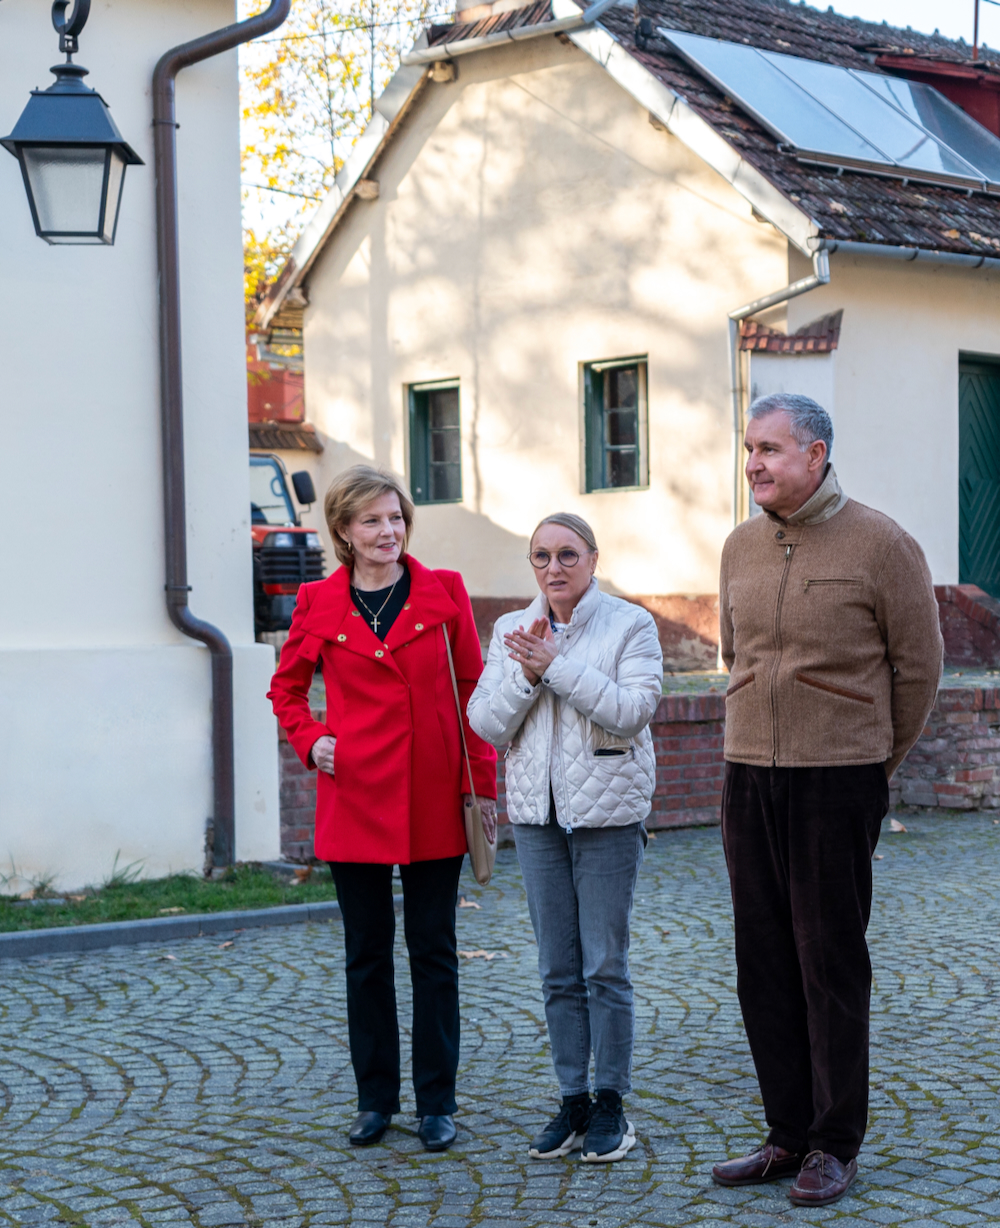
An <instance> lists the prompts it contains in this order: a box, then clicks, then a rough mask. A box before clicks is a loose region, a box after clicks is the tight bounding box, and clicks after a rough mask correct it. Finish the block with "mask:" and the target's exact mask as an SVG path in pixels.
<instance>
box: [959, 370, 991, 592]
mask: <svg viewBox="0 0 1000 1228" xmlns="http://www.w3.org/2000/svg"><path fill="white" fill-rule="evenodd" d="M958 572H959V583H960V584H978V585H979V587H980V588H981V589H984V590H985V591H986V592H987V593H989V594H990V596H991V597H1000V364H995V363H989V362H974V361H970V360H968V359H962V360H961V362H960V363H959V367H958Z"/></svg>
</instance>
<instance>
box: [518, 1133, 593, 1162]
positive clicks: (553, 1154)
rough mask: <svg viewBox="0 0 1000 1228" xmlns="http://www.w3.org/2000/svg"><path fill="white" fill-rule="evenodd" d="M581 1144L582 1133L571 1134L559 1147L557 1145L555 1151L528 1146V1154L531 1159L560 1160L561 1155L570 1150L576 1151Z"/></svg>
mask: <svg viewBox="0 0 1000 1228" xmlns="http://www.w3.org/2000/svg"><path fill="white" fill-rule="evenodd" d="M582 1146H583V1135H582V1134H571V1135H570V1136H569V1138H568V1139H567V1140H566V1141H565V1143H563V1145H562V1146H561V1147H557V1148H556V1149H555V1151H539V1150H538V1149H537V1148H535V1147H529V1148H528V1155H529V1156H531V1158H532V1159H533V1160H561V1159H562V1157H563V1156H568V1155H569V1153H570V1152H571V1151H576V1149H577V1148H578V1147H582Z"/></svg>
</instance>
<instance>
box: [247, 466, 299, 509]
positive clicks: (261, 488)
mask: <svg viewBox="0 0 1000 1228" xmlns="http://www.w3.org/2000/svg"><path fill="white" fill-rule="evenodd" d="M250 520H251V523H252V524H294V523H295V515H294V513H293V511H292V509H291V507H290V505H289V502H288V497H287V494H286V490H285V480H284V478H283V477H282V475H281V470H280V469H279V468H278V466H277V465H276V464H275V463H274V461H272V460H265V459H263V458H261V459H259V460H258V459H257V458H256V457H251V459H250Z"/></svg>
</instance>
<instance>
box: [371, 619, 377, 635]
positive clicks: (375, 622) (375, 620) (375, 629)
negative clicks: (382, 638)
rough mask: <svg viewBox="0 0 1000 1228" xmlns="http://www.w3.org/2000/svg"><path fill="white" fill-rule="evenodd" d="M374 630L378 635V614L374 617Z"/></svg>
mask: <svg viewBox="0 0 1000 1228" xmlns="http://www.w3.org/2000/svg"><path fill="white" fill-rule="evenodd" d="M372 630H373V631H374V632H375V634H376V635H378V615H377V614H376V615H375V616H374V617H373V618H372Z"/></svg>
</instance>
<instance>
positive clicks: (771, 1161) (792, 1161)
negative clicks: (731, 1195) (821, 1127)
mask: <svg viewBox="0 0 1000 1228" xmlns="http://www.w3.org/2000/svg"><path fill="white" fill-rule="evenodd" d="M801 1164H802V1153H801V1152H798V1151H786V1150H785V1149H784V1147H778V1146H776V1145H775V1144H774V1143H765V1144H764V1146H763V1147H758V1149H757V1150H756V1151H752V1152H751V1153H750V1154H749V1155H748V1156H740V1158H739V1159H738V1160H723V1161H722V1163H721V1164H714V1165H713V1166H712V1180H713V1181H714V1182H715V1184H716V1185H760V1184H761V1183H762V1182H764V1181H780V1180H781V1178H782V1177H794V1176H795V1174H796V1173H797V1172H798V1171H799V1168H800V1166H801Z"/></svg>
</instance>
